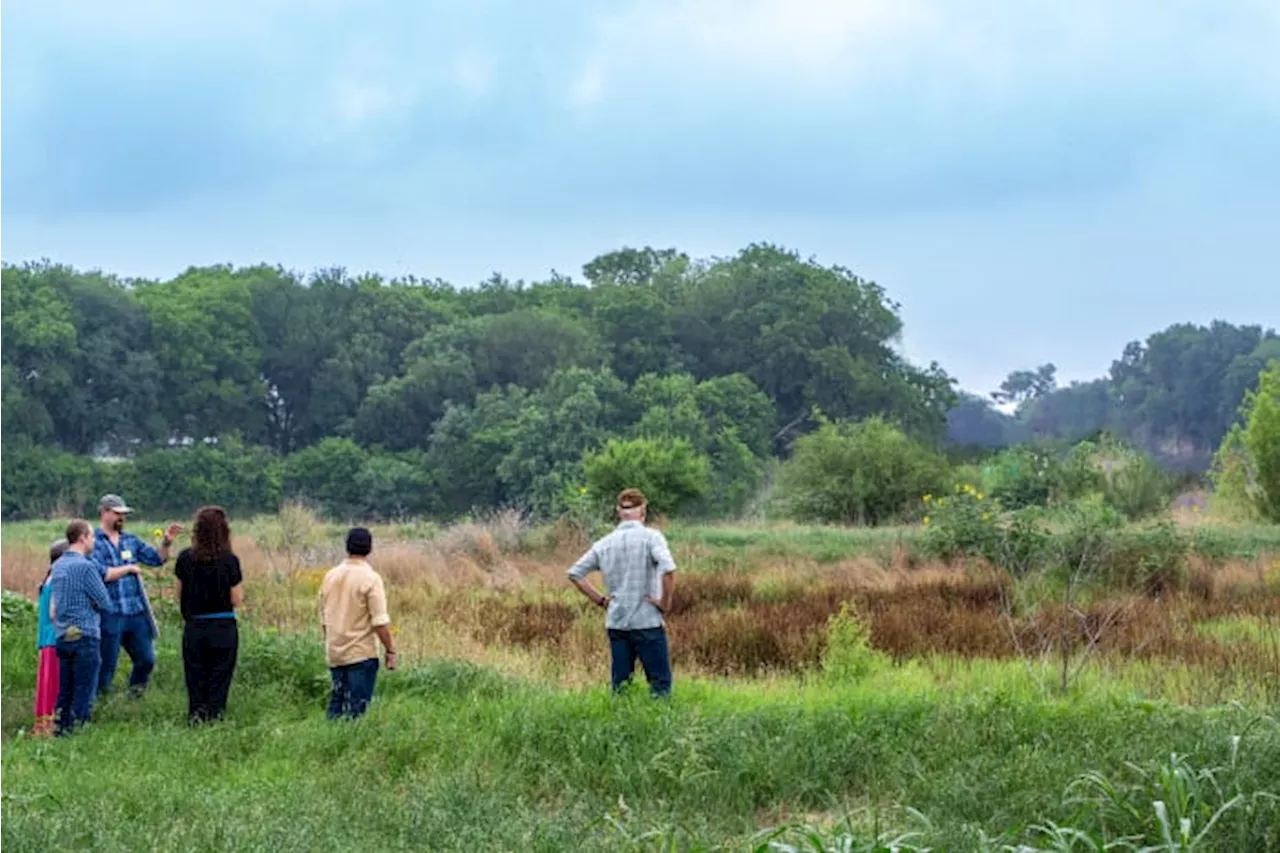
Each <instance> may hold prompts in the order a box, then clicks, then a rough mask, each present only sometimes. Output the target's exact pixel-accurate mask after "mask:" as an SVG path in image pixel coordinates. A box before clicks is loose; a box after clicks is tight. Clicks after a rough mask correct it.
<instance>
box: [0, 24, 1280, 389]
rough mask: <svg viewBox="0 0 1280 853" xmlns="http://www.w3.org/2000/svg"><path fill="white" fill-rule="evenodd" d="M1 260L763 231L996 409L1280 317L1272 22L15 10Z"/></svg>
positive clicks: (181, 258) (145, 266) (362, 250)
mask: <svg viewBox="0 0 1280 853" xmlns="http://www.w3.org/2000/svg"><path fill="white" fill-rule="evenodd" d="M2 33H3V50H2V52H0V56H2V60H3V70H2V77H3V125H2V128H3V140H2V149H3V182H2V185H0V186H2V192H3V232H2V233H3V258H4V260H5V261H7V262H10V263H19V262H22V261H25V260H33V259H39V258H42V257H47V258H50V259H52V260H55V261H60V262H64V263H69V264H73V265H75V266H78V267H82V268H84V267H89V268H101V269H104V270H108V271H111V272H116V273H119V274H121V275H127V276H147V277H168V276H172V275H174V274H176V273H178V272H180V271H181V270H182V269H184V268H186V267H187V266H189V265H199V264H210V263H233V264H252V263H257V262H268V263H272V264H276V263H279V264H283V265H284V266H286V267H289V268H292V269H296V270H302V271H306V270H311V269H314V268H317V267H326V266H335V265H337V266H345V267H346V268H347V269H348V270H350V271H352V272H363V271H375V272H381V273H383V274H386V275H402V274H407V273H414V274H416V275H419V276H422V277H429V278H434V277H441V278H445V279H448V280H450V281H453V282H455V283H458V284H464V285H469V284H474V283H476V282H478V281H480V280H481V279H483V278H486V277H487V276H488V275H489V274H490V273H491V272H493V271H495V270H496V271H500V272H502V273H503V274H505V275H506V276H508V277H509V278H513V279H515V278H524V279H527V280H536V279H541V278H545V277H546V276H547V275H548V274H549V272H550V271H551V270H552V269H556V270H558V271H560V272H562V273H566V274H571V275H573V276H575V277H580V275H581V268H582V264H583V263H585V262H586V261H588V260H590V259H591V258H592V257H594V256H596V255H598V254H600V253H602V252H605V251H609V250H611V249H614V248H618V247H620V246H623V245H632V246H641V245H645V244H650V245H654V246H657V247H666V246H675V247H678V248H680V249H683V250H684V251H687V252H689V253H690V254H692V255H694V256H695V257H710V256H724V255H730V254H732V253H734V252H736V251H737V250H738V249H740V248H742V247H744V246H745V245H747V244H748V243H751V242H754V241H768V242H773V243H779V244H782V245H784V246H786V247H789V248H792V249H795V250H797V251H799V252H800V253H801V254H803V255H805V256H813V257H814V258H816V259H817V260H818V261H819V262H821V263H824V264H840V265H842V266H845V267H848V268H850V269H852V270H853V271H854V272H856V273H857V274H859V275H861V276H863V277H865V278H869V279H872V280H875V281H877V282H878V283H880V284H881V285H883V286H884V287H885V288H886V289H887V290H888V292H889V294H890V296H891V297H892V298H894V299H895V300H897V301H898V302H900V303H901V304H902V314H903V318H904V320H905V323H906V332H905V335H904V341H903V346H904V349H905V351H906V352H907V354H908V355H909V356H910V357H911V358H913V359H915V360H917V361H920V362H927V361H929V360H932V359H937V360H938V361H939V362H941V363H942V364H943V366H944V367H946V368H947V369H948V370H949V371H950V372H951V373H952V374H953V375H955V376H957V377H958V378H959V379H960V380H961V383H962V384H963V385H964V386H965V387H968V388H971V389H973V390H976V391H979V392H985V391H987V390H990V389H991V388H993V387H994V386H996V385H997V384H998V383H999V381H1000V379H1001V378H1002V377H1003V376H1004V374H1005V373H1007V372H1008V371H1009V370H1011V369H1015V368H1021V367H1030V366H1033V365H1036V364H1039V363H1042V362H1045V361H1052V362H1054V363H1056V364H1057V365H1058V366H1059V374H1060V377H1062V378H1064V379H1076V378H1081V379H1083V378H1090V377H1093V376H1096V375H1099V374H1101V373H1103V372H1105V371H1106V369H1107V368H1108V366H1109V365H1110V362H1111V360H1112V359H1113V358H1115V357H1116V356H1117V355H1118V354H1119V352H1120V350H1121V348H1122V347H1123V346H1124V344H1125V342H1127V341H1129V340H1132V339H1135V338H1144V337H1146V335H1147V334H1149V333H1150V332H1153V331H1155V330H1157V329H1159V328H1162V327H1164V326H1166V325H1168V324H1170V323H1173V322H1180V321H1193V322H1200V323H1204V322H1208V321H1210V320H1212V319H1214V318H1221V319H1226V320H1230V321H1232V322H1237V323H1260V324H1263V325H1268V326H1280V275H1277V269H1278V268H1280V3H1278V2H1276V0H1227V2H1214V0H1203V1H1202V2H1190V0H1124V2H1118V0H1073V2H1070V3H1068V2H1062V0H1055V2H1039V0H742V2H729V0H701V1H700V2H692V0H690V2H679V0H634V1H633V0H608V1H607V2H606V0H601V2H596V3H591V2H571V0H541V2H536V3H535V2H519V0H510V2H500V0H469V2H465V3H464V2H455V3H427V2H416V0H415V1H413V2H411V0H402V2H380V0H360V2H356V1H355V0H351V2H343V0H221V2H197V0H175V2H168V3H165V2H158V0H113V2H111V3H96V2H80V0H76V2H72V0H6V2H5V3H4V5H3V27H2Z"/></svg>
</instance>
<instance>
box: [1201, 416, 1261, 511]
mask: <svg viewBox="0 0 1280 853" xmlns="http://www.w3.org/2000/svg"><path fill="white" fill-rule="evenodd" d="M1252 462H1253V460H1252V457H1251V456H1250V453H1249V447H1248V445H1247V444H1246V443H1245V440H1244V428H1243V427H1241V426H1240V424H1236V425H1235V426H1233V427H1232V428H1231V431H1230V432H1228V433H1227V434H1226V436H1225V437H1224V438H1223V439H1222V444H1221V445H1219V447H1218V452H1217V453H1215V454H1214V456H1213V465H1212V467H1211V468H1210V469H1209V480H1210V482H1212V483H1213V497H1212V499H1211V503H1210V505H1211V506H1212V507H1213V511H1214V513H1215V514H1217V515H1219V516H1221V517H1223V518H1227V519H1229V520H1233V521H1256V520H1258V519H1259V518H1260V517H1261V512H1260V511H1259V506H1258V501H1257V500H1256V493H1257V486H1256V484H1255V483H1254V482H1253V471H1252Z"/></svg>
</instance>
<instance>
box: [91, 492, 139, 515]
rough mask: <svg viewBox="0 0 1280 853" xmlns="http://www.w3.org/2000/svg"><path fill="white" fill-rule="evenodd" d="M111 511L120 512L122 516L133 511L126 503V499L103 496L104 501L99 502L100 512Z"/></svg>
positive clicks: (116, 496)
mask: <svg viewBox="0 0 1280 853" xmlns="http://www.w3.org/2000/svg"><path fill="white" fill-rule="evenodd" d="M105 510H110V511H111V512H118V513H120V514H121V515H128V514H129V513H131V512H133V509H132V508H131V507H130V506H129V505H128V504H127V503H125V502H124V498H122V497H120V496H119V495H103V496H102V500H100V501H98V512H103V511H105Z"/></svg>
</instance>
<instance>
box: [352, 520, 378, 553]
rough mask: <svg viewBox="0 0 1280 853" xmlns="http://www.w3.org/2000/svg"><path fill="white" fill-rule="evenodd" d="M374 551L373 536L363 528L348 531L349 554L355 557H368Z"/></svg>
mask: <svg viewBox="0 0 1280 853" xmlns="http://www.w3.org/2000/svg"><path fill="white" fill-rule="evenodd" d="M372 550H373V534H372V533H370V532H369V531H368V530H366V529H365V528H363V527H353V528H351V529H350V530H349V531H347V553H348V554H350V555H351V556H353V557H367V556H369V553H370V552H371V551H372Z"/></svg>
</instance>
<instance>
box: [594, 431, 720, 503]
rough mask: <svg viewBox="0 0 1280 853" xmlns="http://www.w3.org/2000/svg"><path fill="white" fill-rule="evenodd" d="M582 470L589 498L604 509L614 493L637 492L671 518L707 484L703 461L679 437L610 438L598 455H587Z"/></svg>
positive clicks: (708, 477) (707, 468) (707, 469)
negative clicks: (629, 490)
mask: <svg viewBox="0 0 1280 853" xmlns="http://www.w3.org/2000/svg"><path fill="white" fill-rule="evenodd" d="M582 466H583V473H584V474H585V476H586V481H587V486H586V488H587V494H588V495H589V496H590V498H591V499H592V501H593V502H595V503H596V505H597V506H599V507H601V508H602V509H605V508H611V507H612V506H613V501H614V499H615V498H616V497H617V495H618V492H620V491H622V490H623V489H628V488H635V489H640V490H641V491H642V492H644V494H645V497H646V498H647V499H648V501H649V506H650V508H651V509H652V510H654V511H656V512H659V513H662V514H664V515H675V514H677V513H679V511H680V510H681V508H683V507H684V506H686V505H687V504H689V503H690V502H692V501H694V500H697V499H698V498H700V497H702V496H703V495H705V494H706V493H707V491H708V489H709V488H710V484H711V464H710V462H709V461H708V459H707V457H706V456H704V455H703V454H701V453H698V452H697V451H695V450H694V449H693V445H691V444H690V443H689V442H688V441H687V440H685V439H683V438H675V439H667V440H660V439H655V438H634V439H630V440H620V439H610V440H609V442H608V443H607V444H606V445H605V446H604V447H603V448H602V449H601V450H600V451H599V452H597V453H589V454H587V455H586V456H585V457H584V458H583V460H582Z"/></svg>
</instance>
